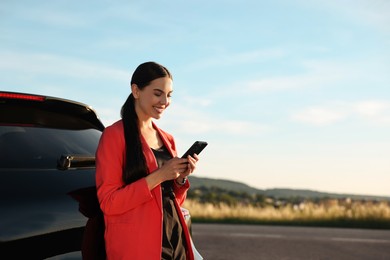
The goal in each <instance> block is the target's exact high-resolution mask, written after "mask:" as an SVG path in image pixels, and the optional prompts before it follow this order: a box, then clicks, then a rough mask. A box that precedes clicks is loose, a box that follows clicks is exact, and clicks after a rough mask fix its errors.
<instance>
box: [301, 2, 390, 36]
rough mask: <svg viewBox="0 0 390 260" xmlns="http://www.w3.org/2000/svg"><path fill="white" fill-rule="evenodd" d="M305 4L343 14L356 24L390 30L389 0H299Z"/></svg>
mask: <svg viewBox="0 0 390 260" xmlns="http://www.w3.org/2000/svg"><path fill="white" fill-rule="evenodd" d="M299 2H300V3H301V4H302V5H303V6H310V7H311V8H316V9H320V10H321V11H325V12H331V13H334V14H339V15H342V17H346V18H348V19H350V20H351V21H353V22H354V23H356V24H363V25H368V26H372V27H374V28H377V29H378V30H381V31H383V32H390V27H389V26H388V25H389V24H390V15H389V13H390V2H389V1H387V0H339V1H328V0H317V1H305V0H304V1H299Z"/></svg>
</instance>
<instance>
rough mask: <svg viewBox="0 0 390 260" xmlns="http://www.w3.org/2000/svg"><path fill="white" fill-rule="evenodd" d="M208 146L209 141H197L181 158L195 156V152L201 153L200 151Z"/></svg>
mask: <svg viewBox="0 0 390 260" xmlns="http://www.w3.org/2000/svg"><path fill="white" fill-rule="evenodd" d="M206 146H207V142H204V141H196V142H195V143H193V144H192V146H191V147H190V148H189V149H188V150H187V152H185V153H184V154H183V156H182V157H181V158H187V156H188V155H191V156H194V153H196V154H200V152H201V151H202V150H203V149H204V148H205V147H206Z"/></svg>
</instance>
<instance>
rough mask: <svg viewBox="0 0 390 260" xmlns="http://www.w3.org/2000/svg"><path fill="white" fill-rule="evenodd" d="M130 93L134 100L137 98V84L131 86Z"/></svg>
mask: <svg viewBox="0 0 390 260" xmlns="http://www.w3.org/2000/svg"><path fill="white" fill-rule="evenodd" d="M131 93H133V97H134V98H135V99H137V98H139V88H138V86H137V84H131Z"/></svg>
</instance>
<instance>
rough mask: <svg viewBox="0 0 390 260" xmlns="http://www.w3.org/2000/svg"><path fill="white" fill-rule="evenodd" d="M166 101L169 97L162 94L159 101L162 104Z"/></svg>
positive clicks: (166, 102)
mask: <svg viewBox="0 0 390 260" xmlns="http://www.w3.org/2000/svg"><path fill="white" fill-rule="evenodd" d="M168 102H169V97H167V96H165V95H162V96H161V99H160V103H161V104H163V105H166V104H168Z"/></svg>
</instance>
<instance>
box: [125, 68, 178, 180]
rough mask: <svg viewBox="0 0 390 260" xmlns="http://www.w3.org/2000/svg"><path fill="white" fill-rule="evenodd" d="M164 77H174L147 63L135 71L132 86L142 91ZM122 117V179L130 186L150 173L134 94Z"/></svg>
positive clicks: (129, 98)
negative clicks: (123, 140)
mask: <svg viewBox="0 0 390 260" xmlns="http://www.w3.org/2000/svg"><path fill="white" fill-rule="evenodd" d="M163 77H169V78H171V79H172V75H171V73H170V72H169V71H168V69H167V68H165V67H164V66H162V65H160V64H158V63H156V62H145V63H142V64H141V65H139V66H138V67H137V68H136V69H135V71H134V73H133V76H132V77H131V83H130V84H136V85H137V87H138V88H139V89H140V90H142V89H143V88H145V87H146V86H148V85H149V84H150V82H151V81H153V80H155V79H158V78H163ZM121 117H122V121H123V126H124V135H125V142H126V157H125V158H126V159H125V165H124V168H123V173H122V178H123V181H124V182H125V183H126V184H129V183H132V182H134V181H136V180H139V179H141V178H143V177H145V176H146V175H147V173H148V168H147V165H146V159H145V156H144V154H143V150H142V143H141V133H140V130H139V124H138V116H137V113H136V112H135V106H134V97H133V94H130V95H129V97H128V98H127V100H126V102H125V103H124V104H123V106H122V109H121Z"/></svg>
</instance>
